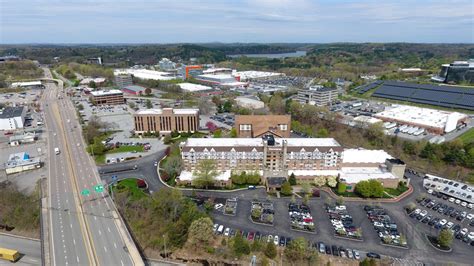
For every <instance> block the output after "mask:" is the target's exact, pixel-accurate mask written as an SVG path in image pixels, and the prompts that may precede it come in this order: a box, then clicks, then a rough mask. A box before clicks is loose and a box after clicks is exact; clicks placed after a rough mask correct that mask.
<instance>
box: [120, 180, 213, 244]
mask: <svg viewBox="0 0 474 266" xmlns="http://www.w3.org/2000/svg"><path fill="white" fill-rule="evenodd" d="M129 193H130V192H128V191H125V192H121V193H117V194H116V195H115V196H114V197H115V202H116V204H117V206H118V208H119V209H120V211H121V213H122V214H123V215H124V216H125V219H126V220H127V222H128V224H129V225H130V226H131V228H132V231H133V234H134V235H135V237H136V238H137V239H138V242H139V243H140V246H141V247H142V248H143V249H145V250H147V249H152V250H159V251H162V250H163V248H164V245H165V241H166V247H167V249H168V251H173V250H175V249H178V248H181V247H183V245H184V244H185V243H186V240H187V239H188V230H189V228H190V226H191V224H192V223H193V221H195V220H198V219H200V218H203V217H208V215H207V214H206V213H205V212H203V211H201V210H199V209H198V207H197V206H196V204H195V203H194V202H193V201H191V200H190V199H189V198H186V197H184V196H183V195H182V194H181V192H180V191H179V190H175V189H167V188H165V189H160V190H159V191H157V192H155V193H153V194H152V196H151V197H144V198H141V199H139V200H132V199H131V198H130V194H129ZM211 226H212V225H211ZM211 236H212V234H211Z"/></svg>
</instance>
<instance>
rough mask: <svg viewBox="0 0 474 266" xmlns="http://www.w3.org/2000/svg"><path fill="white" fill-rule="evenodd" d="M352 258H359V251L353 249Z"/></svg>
mask: <svg viewBox="0 0 474 266" xmlns="http://www.w3.org/2000/svg"><path fill="white" fill-rule="evenodd" d="M354 259H356V260H360V253H359V251H357V250H355V249H354Z"/></svg>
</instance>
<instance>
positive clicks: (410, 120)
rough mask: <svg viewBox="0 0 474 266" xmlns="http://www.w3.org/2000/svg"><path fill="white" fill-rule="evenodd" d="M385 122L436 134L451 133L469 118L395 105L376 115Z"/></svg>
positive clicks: (463, 115) (464, 115)
mask: <svg viewBox="0 0 474 266" xmlns="http://www.w3.org/2000/svg"><path fill="white" fill-rule="evenodd" d="M374 116H375V117H376V118H379V119H381V120H382V121H384V122H395V123H397V124H399V125H408V126H413V127H418V128H420V129H425V130H426V131H428V132H431V133H434V134H444V133H448V132H451V131H453V130H455V129H456V127H457V126H458V125H459V124H461V123H463V122H466V121H467V119H468V116H467V115H466V114H462V113H458V112H447V111H440V110H435V109H429V108H421V107H415V106H409V105H393V106H392V108H387V109H386V110H385V111H383V112H380V113H377V114H375V115H374Z"/></svg>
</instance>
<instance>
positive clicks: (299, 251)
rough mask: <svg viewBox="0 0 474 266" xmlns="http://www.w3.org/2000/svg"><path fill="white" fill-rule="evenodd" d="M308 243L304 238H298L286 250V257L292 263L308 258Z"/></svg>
mask: <svg viewBox="0 0 474 266" xmlns="http://www.w3.org/2000/svg"><path fill="white" fill-rule="evenodd" d="M307 247H308V242H307V241H306V240H305V239H304V238H303V237H297V238H295V239H294V240H292V241H291V242H290V244H289V245H288V246H287V247H286V248H285V256H286V257H287V258H288V259H289V260H290V261H299V260H301V259H302V258H305V257H306V248H307Z"/></svg>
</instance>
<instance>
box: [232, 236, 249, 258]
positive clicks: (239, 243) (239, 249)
mask: <svg viewBox="0 0 474 266" xmlns="http://www.w3.org/2000/svg"><path fill="white" fill-rule="evenodd" d="M232 249H233V251H234V254H235V255H236V256H237V257H240V256H242V255H244V254H245V255H246V254H250V245H249V243H248V241H247V240H246V239H244V238H243V237H242V235H241V234H237V235H236V236H235V237H234V241H233V244H232Z"/></svg>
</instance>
